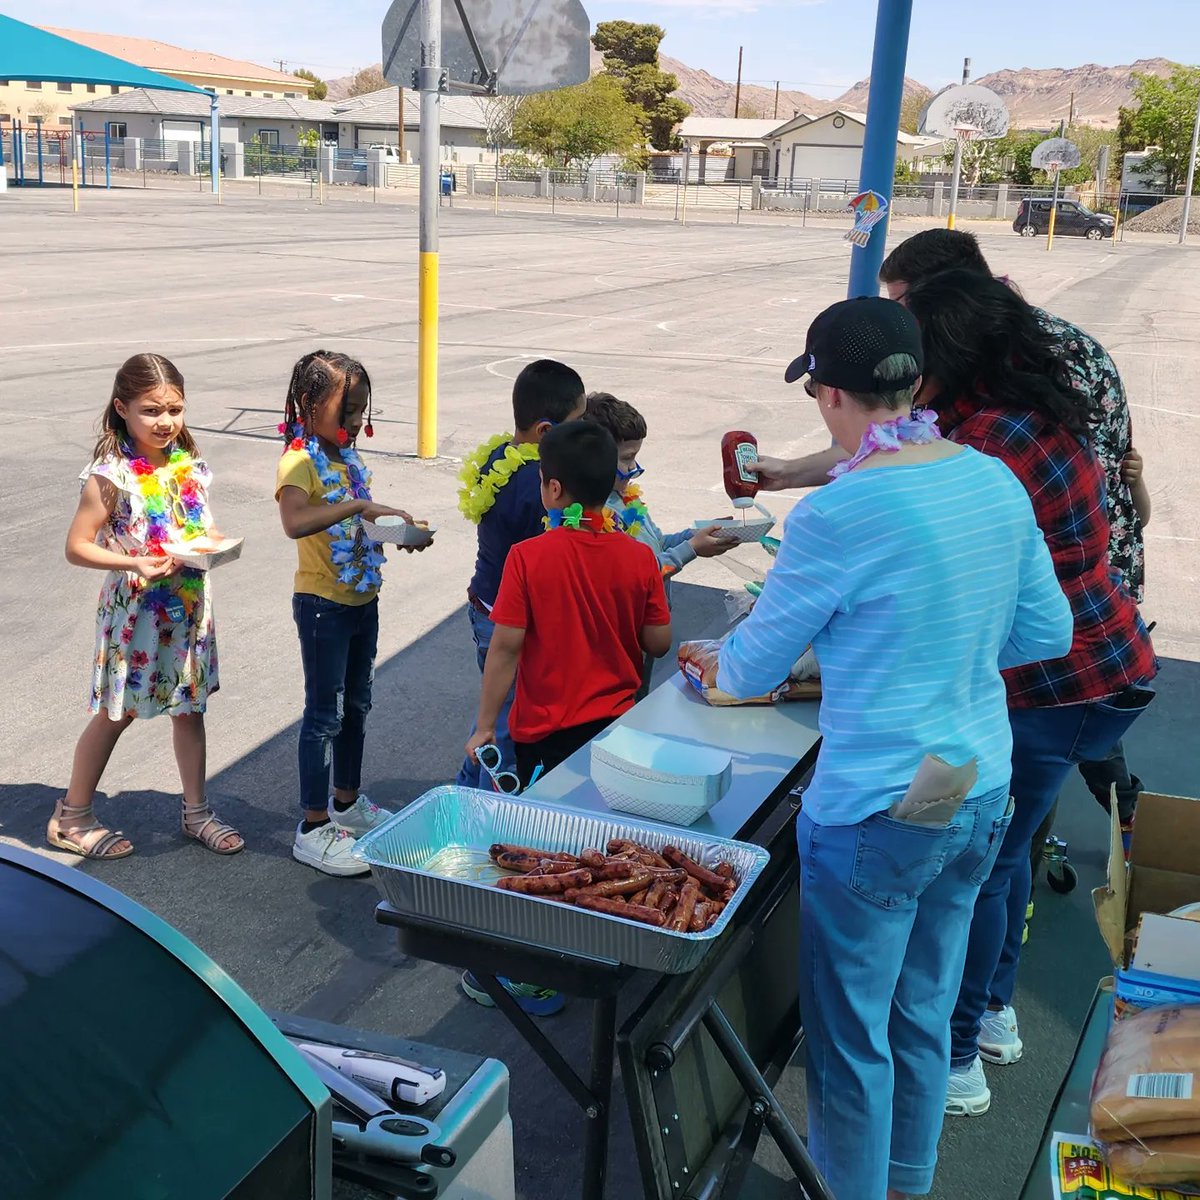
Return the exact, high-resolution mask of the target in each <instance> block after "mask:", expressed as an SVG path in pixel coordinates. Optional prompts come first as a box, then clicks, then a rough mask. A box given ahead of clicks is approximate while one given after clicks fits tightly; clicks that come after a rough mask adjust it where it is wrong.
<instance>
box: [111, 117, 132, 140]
mask: <svg viewBox="0 0 1200 1200" xmlns="http://www.w3.org/2000/svg"><path fill="white" fill-rule="evenodd" d="M126 128H127V127H126V124H125V122H124V121H109V123H108V136H109V137H110V138H123V137H127V136H128V134H126V132H125V130H126Z"/></svg>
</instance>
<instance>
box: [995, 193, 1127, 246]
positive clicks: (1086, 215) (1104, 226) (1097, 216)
mask: <svg viewBox="0 0 1200 1200" xmlns="http://www.w3.org/2000/svg"><path fill="white" fill-rule="evenodd" d="M1053 203H1054V201H1052V200H1022V201H1021V206H1020V208H1018V209H1017V215H1016V218H1015V220H1014V221H1013V231H1014V232H1016V233H1019V234H1020V235H1021V236H1022V237H1034V236H1036V235H1037V234H1039V233H1046V232H1047V231H1048V230H1049V228H1050V205H1051V204H1053ZM1113 227H1114V221H1113V219H1112V217H1110V216H1109V215H1108V214H1107V213H1095V212H1092V210H1091V209H1090V208H1088V207H1086V206H1085V205H1083V204H1080V203H1079V201H1078V200H1060V201H1059V202H1058V214H1057V215H1056V216H1055V218H1054V232H1055V233H1062V234H1074V235H1075V236H1076V237H1085V238H1090V239H1091V240H1092V241H1093V242H1098V241H1099V240H1100V239H1101V238H1106V237H1112V235H1113Z"/></svg>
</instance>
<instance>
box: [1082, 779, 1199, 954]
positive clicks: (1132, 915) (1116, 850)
mask: <svg viewBox="0 0 1200 1200" xmlns="http://www.w3.org/2000/svg"><path fill="white" fill-rule="evenodd" d="M1092 901H1093V903H1094V905H1095V909H1096V923H1097V924H1098V925H1099V926H1100V935H1101V937H1103V938H1104V942H1105V945H1106V946H1108V952H1109V954H1110V955H1111V956H1112V960H1113V965H1114V966H1116V967H1117V968H1118V970H1120V969H1124V968H1127V967H1128V966H1129V957H1130V950H1131V946H1132V941H1133V934H1134V931H1135V930H1136V929H1137V925H1138V920H1139V919H1140V918H1141V916H1142V914H1143V913H1169V912H1171V911H1172V910H1174V909H1176V908H1179V907H1180V906H1181V905H1184V904H1196V903H1200V800H1193V799H1191V798H1190V797H1188V796H1160V795H1156V794H1155V793H1153V792H1143V793H1142V796H1141V799H1140V800H1139V801H1138V807H1137V820H1136V822H1135V823H1134V827H1133V848H1132V852H1131V854H1130V856H1129V863H1128V864H1126V862H1125V852H1124V849H1123V848H1122V844H1121V822H1120V818H1119V817H1118V815H1117V804H1116V797H1115V795H1114V797H1113V804H1112V827H1111V842H1110V847H1109V855H1108V883H1107V884H1106V885H1105V886H1104V887H1101V888H1096V890H1095V891H1094V892H1092Z"/></svg>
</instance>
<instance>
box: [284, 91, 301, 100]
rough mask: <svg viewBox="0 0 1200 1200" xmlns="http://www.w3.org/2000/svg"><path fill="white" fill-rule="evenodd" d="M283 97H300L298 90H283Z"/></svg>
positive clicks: (293, 98) (296, 98) (295, 98)
mask: <svg viewBox="0 0 1200 1200" xmlns="http://www.w3.org/2000/svg"><path fill="white" fill-rule="evenodd" d="M283 98H284V99H285V100H299V99H300V93H299V92H284V93H283Z"/></svg>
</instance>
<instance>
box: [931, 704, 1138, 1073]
mask: <svg viewBox="0 0 1200 1200" xmlns="http://www.w3.org/2000/svg"><path fill="white" fill-rule="evenodd" d="M1153 698H1154V693H1153V692H1152V691H1150V690H1149V689H1148V688H1128V689H1126V691H1124V692H1121V693H1119V694H1118V695H1116V696H1110V697H1108V698H1107V699H1105V700H1091V701H1088V702H1087V703H1086V704H1064V705H1062V706H1061V707H1058V708H1014V709H1010V710H1009V714H1008V717H1009V723H1010V724H1011V725H1012V734H1013V759H1012V763H1013V770H1012V795H1013V803H1014V805H1015V811H1014V813H1013V819H1012V824H1011V825H1010V826H1009V827H1008V833H1007V834H1006V835H1005V838H1004V845H1003V846H1001V848H1000V854H999V856H998V857H997V859H996V865H995V867H994V868H993V870H992V874H991V876H990V878H989V879H988V880H987V882H986V883H985V884H984V885H983V887H982V889H981V890H980V892H979V899H978V900H977V901H976V902H975V916H974V918H973V919H972V921H971V938H970V942H969V944H968V947H967V962H966V968H965V970H964V972H963V980H962V988H961V990H960V991H959V994H958V1004H957V1006H956V1007H955V1009H954V1017H953V1019H952V1020H951V1023H950V1029H951V1050H950V1061H951V1064H952V1065H953V1066H956V1067H969V1066H970V1065H971V1063H973V1062H974V1061H975V1057H976V1055H977V1054H978V1053H979V1048H978V1045H977V1043H978V1040H979V1023H980V1021H981V1020H982V1019H983V1014H984V1013H985V1012H986V1011H987V1009H988V1006H989V1005H990V1006H992V1007H993V1008H996V1009H999V1008H1001V1007H1003V1006H1004V1005H1006V1004H1011V1003H1012V998H1013V994H1014V992H1015V991H1016V986H1017V965H1018V963H1019V962H1020V961H1021V936H1022V934H1023V933H1024V930H1025V908H1026V905H1028V903H1029V890H1030V887H1031V886H1032V882H1033V881H1032V875H1031V867H1030V860H1029V852H1030V847H1031V845H1032V842H1033V835H1034V834H1035V833H1036V832H1037V831H1038V829H1039V828H1040V827H1041V824H1042V822H1043V821H1044V820H1045V819H1046V817H1047V815H1048V814H1049V812H1050V810H1051V808H1052V807H1053V806H1054V801H1055V799H1056V798H1057V796H1058V793H1059V789H1060V788H1061V787H1062V785H1063V784H1064V783H1065V782H1066V779H1067V776H1068V775H1069V774H1070V773H1071V769H1072V767H1073V766H1074V765H1075V764H1076V763H1080V762H1088V761H1093V762H1094V761H1096V760H1098V759H1102V758H1104V756H1105V755H1106V754H1108V752H1109V750H1110V749H1111V748H1112V746H1113V745H1114V743H1116V742H1118V741H1119V740H1120V739H1121V738H1122V737H1123V736H1124V734H1125V732H1126V730H1128V728H1129V727H1130V726H1131V725H1132V724H1133V722H1134V721H1135V720H1137V718H1138V717H1139V716H1140V715H1141V714H1142V713H1143V712H1144V711H1145V709H1146V706H1147V705H1148V704H1149V703H1150V701H1151V700H1152V699H1153Z"/></svg>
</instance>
